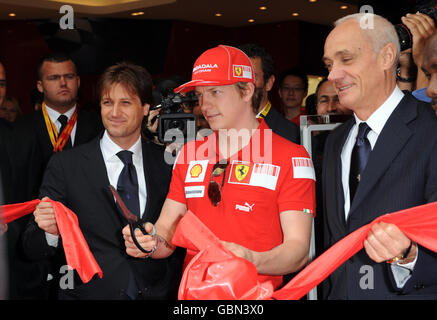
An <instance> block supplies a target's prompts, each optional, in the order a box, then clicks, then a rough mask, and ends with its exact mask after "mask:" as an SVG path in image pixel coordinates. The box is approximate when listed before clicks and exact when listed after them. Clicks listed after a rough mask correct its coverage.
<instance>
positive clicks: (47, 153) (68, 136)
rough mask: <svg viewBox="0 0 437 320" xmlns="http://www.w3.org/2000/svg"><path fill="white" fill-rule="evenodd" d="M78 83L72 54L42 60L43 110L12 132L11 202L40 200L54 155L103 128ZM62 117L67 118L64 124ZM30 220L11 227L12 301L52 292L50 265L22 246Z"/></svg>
mask: <svg viewBox="0 0 437 320" xmlns="http://www.w3.org/2000/svg"><path fill="white" fill-rule="evenodd" d="M79 87H80V78H79V76H78V75H77V70H76V65H75V63H74V62H73V60H71V58H70V57H69V56H68V55H65V54H62V53H53V54H51V55H49V56H46V57H44V58H43V59H42V60H41V62H40V64H39V66H38V81H37V88H38V90H39V91H40V92H41V93H43V94H44V102H43V108H42V109H41V110H39V111H35V112H33V113H31V114H29V115H27V116H25V117H23V118H22V119H20V120H19V121H17V122H16V124H15V128H14V130H13V138H14V141H13V143H11V148H10V149H11V167H12V179H13V183H12V198H11V199H10V201H11V202H14V203H19V202H24V201H29V200H33V199H36V198H37V197H38V191H39V187H40V185H41V181H42V177H43V173H44V170H45V168H46V166H47V163H48V161H49V159H50V157H51V156H52V155H53V154H54V153H56V152H60V151H62V150H65V149H68V148H71V147H75V146H78V145H80V144H83V143H85V142H88V141H90V140H91V139H93V138H94V137H96V136H97V135H98V134H99V132H101V130H102V128H103V127H102V124H101V121H100V119H99V116H98V114H96V113H91V112H88V111H85V110H82V109H81V108H79V107H78V105H77V98H78V90H79ZM60 116H63V117H64V119H65V122H66V125H65V126H63V125H62V124H61V122H60V120H59V119H61V118H60ZM63 128H66V129H65V130H63ZM61 129H62V130H61ZM60 131H62V132H60ZM61 137H65V139H61ZM9 188H10V187H9ZM28 221H29V217H28V216H25V217H23V218H20V219H18V220H16V221H14V222H12V223H10V224H9V228H8V229H9V231H8V237H9V238H10V239H11V240H12V241H10V243H9V248H10V250H11V251H12V252H13V254H14V256H15V258H14V259H10V269H11V270H12V272H13V274H11V286H10V289H11V293H10V297H11V299H42V298H45V297H48V295H49V285H48V283H47V279H48V277H49V278H51V276H49V274H51V272H52V271H51V270H50V266H49V265H50V264H48V263H47V262H46V261H37V262H35V261H29V257H26V256H25V255H24V252H23V250H22V248H21V246H20V245H19V243H20V242H21V241H20V237H21V236H22V233H23V231H24V228H25V226H26V225H27V223H28Z"/></svg>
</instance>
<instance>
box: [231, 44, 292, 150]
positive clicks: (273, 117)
mask: <svg viewBox="0 0 437 320" xmlns="http://www.w3.org/2000/svg"><path fill="white" fill-rule="evenodd" d="M239 49H240V50H242V51H243V52H244V53H245V54H246V55H247V56H248V57H249V59H250V62H252V66H253V70H254V72H255V86H256V91H257V92H256V93H255V94H259V95H261V102H260V105H259V107H258V114H257V117H258V118H263V119H264V121H265V122H266V123H267V125H268V127H269V128H270V129H272V131H273V132H274V133H276V134H278V135H280V136H281V137H284V138H285V139H287V140H290V141H291V142H294V143H297V144H300V132H299V127H298V126H297V125H296V124H294V123H292V122H290V121H288V120H287V119H285V117H284V116H283V115H281V113H280V112H279V111H278V110H277V109H276V107H274V106H272V104H271V102H270V100H269V93H270V91H271V90H272V88H273V84H274V82H275V75H274V72H275V68H274V62H273V58H272V56H271V55H270V54H269V53H268V52H267V50H266V49H265V48H264V47H262V46H261V45H259V44H254V43H247V44H243V45H240V46H239Z"/></svg>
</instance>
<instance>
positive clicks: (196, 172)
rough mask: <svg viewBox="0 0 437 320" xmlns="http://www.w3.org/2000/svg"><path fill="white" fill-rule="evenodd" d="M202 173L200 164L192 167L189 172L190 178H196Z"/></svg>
mask: <svg viewBox="0 0 437 320" xmlns="http://www.w3.org/2000/svg"><path fill="white" fill-rule="evenodd" d="M201 173H202V166H201V165H200V164H196V165H195V166H194V167H192V168H191V170H190V175H191V178H197V177H199V176H200V174H201Z"/></svg>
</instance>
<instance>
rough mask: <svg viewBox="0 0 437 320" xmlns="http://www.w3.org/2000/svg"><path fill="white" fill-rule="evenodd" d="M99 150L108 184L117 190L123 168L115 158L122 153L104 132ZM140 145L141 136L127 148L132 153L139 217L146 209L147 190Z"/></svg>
mask: <svg viewBox="0 0 437 320" xmlns="http://www.w3.org/2000/svg"><path fill="white" fill-rule="evenodd" d="M100 149H101V150H102V155H103V160H104V161H105V165H106V172H107V173H108V179H109V183H110V184H111V185H112V186H113V187H114V188H115V189H117V182H118V176H119V175H120V173H121V171H122V170H123V168H124V164H123V162H122V161H121V160H120V158H119V157H118V156H117V153H118V152H120V151H123V149H122V148H121V147H119V146H118V145H117V144H116V143H115V142H113V141H112V140H111V138H110V137H109V135H108V132H107V131H106V130H105V133H104V134H103V137H102V139H101V140H100ZM142 150H143V149H142V145H141V136H140V137H138V140H137V142H135V144H134V145H133V146H132V147H130V148H129V151H132V152H133V155H132V162H133V164H134V166H135V169H136V171H137V177H138V188H139V199H140V216H142V215H143V213H144V209H145V207H146V199H147V190H146V180H145V177H144V167H143V151H142Z"/></svg>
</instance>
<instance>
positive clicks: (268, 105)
mask: <svg viewBox="0 0 437 320" xmlns="http://www.w3.org/2000/svg"><path fill="white" fill-rule="evenodd" d="M271 107H272V104H271V103H270V101H267V104H266V106H265V107H264V109H263V111H262V112H261V113H260V114H259V116H258V118H263V119H264V118H265V117H267V114H268V113H269V111H270V108H271Z"/></svg>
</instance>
